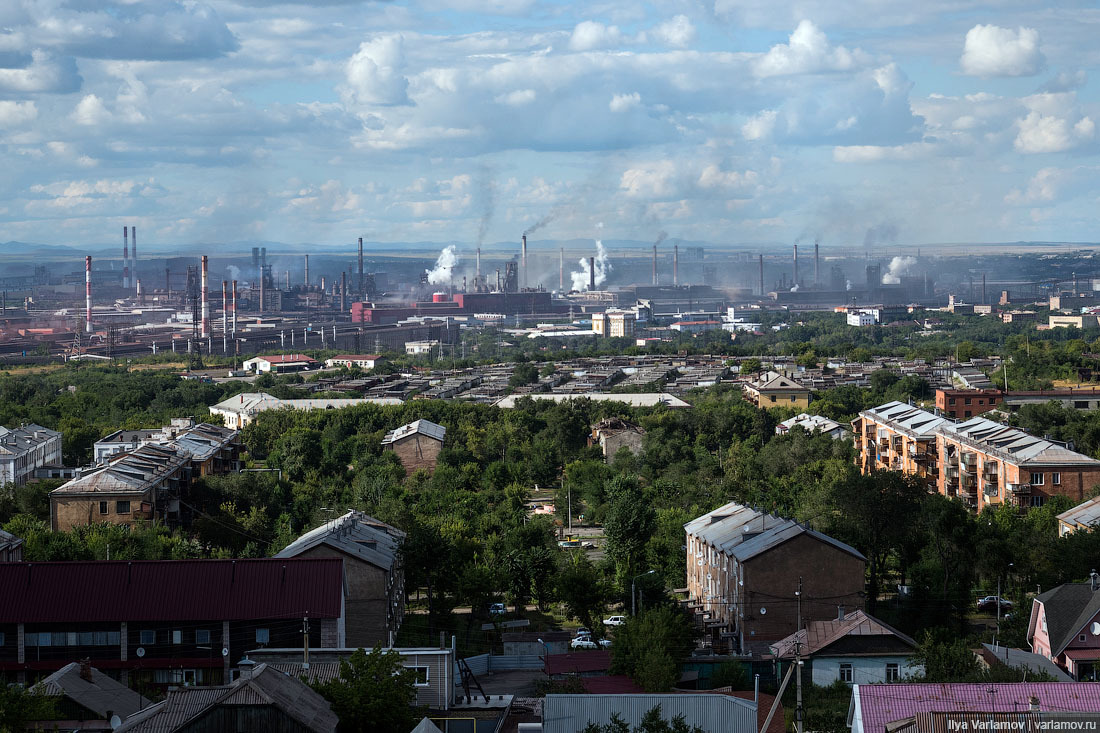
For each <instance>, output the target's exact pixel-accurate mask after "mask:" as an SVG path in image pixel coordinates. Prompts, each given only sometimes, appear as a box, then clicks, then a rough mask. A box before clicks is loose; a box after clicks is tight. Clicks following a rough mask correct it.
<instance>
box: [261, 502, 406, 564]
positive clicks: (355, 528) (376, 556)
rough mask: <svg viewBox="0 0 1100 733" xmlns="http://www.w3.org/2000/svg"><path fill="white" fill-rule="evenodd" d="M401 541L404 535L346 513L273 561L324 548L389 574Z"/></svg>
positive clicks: (359, 514) (395, 529) (381, 523)
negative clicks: (361, 561)
mask: <svg viewBox="0 0 1100 733" xmlns="http://www.w3.org/2000/svg"><path fill="white" fill-rule="evenodd" d="M404 537H405V533H404V532H402V531H401V530H399V529H397V528H396V527H391V526H390V525H388V524H386V523H385V522H380V521H379V520H377V519H375V518H374V517H371V516H369V515H367V514H364V513H363V512H357V511H350V512H348V513H347V514H345V515H343V516H342V517H339V518H337V519H335V520H333V521H331V522H325V523H324V524H322V525H321V526H320V527H317V528H315V529H312V530H310V531H309V532H306V533H305V534H304V535H302V536H301V537H299V538H298V539H296V540H294V541H293V542H291V543H290V544H289V545H287V546H286V547H284V548H283V549H282V550H280V551H279V553H278V554H277V555H275V557H296V556H298V555H300V554H302V553H303V552H305V551H306V550H309V549H310V548H313V547H316V546H318V545H327V546H329V547H332V548H335V549H337V550H340V551H341V552H344V553H347V554H348V555H351V556H352V557H356V558H359V559H360V560H363V561H365V562H368V563H370V564H371V565H374V566H375V567H379V568H381V569H383V570H386V571H389V570H392V569H393V566H394V563H395V562H396V561H397V553H398V551H399V550H400V547H401V540H402V539H404Z"/></svg>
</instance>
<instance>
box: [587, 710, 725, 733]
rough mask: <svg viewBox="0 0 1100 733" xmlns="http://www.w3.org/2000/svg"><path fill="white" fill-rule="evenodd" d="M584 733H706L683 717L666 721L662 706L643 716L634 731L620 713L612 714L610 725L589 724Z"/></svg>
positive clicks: (679, 716)
mask: <svg viewBox="0 0 1100 733" xmlns="http://www.w3.org/2000/svg"><path fill="white" fill-rule="evenodd" d="M582 733H704V731H703V729H702V728H700V727H699V726H697V725H688V724H687V722H686V721H685V720H684V716H683V715H677V716H676V717H674V718H673V719H672V720H665V719H664V718H663V717H661V706H660V705H658V706H656V707H654V708H651V709H650V710H648V711H647V712H646V714H645V715H644V716H642V721H641V722H640V723H639V724H638V725H636V726H634V729H633V731H632V730H631V728H630V726H629V725H627V723H626V721H624V720H623V719H622V718H621V717H619V714H618V713H612V714H611V722H610V723H605V724H603V725H599V724H598V723H589V724H588V725H587V726H585V728H584V730H583V731H582Z"/></svg>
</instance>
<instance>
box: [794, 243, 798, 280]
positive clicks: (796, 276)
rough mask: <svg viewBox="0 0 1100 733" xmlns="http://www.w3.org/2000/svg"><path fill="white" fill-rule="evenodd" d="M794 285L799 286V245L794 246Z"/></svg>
mask: <svg viewBox="0 0 1100 733" xmlns="http://www.w3.org/2000/svg"><path fill="white" fill-rule="evenodd" d="M794 284H795V285H798V245H797V244H796V245H795V246H794Z"/></svg>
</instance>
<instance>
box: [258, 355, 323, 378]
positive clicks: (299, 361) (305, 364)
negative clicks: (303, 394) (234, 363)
mask: <svg viewBox="0 0 1100 733" xmlns="http://www.w3.org/2000/svg"><path fill="white" fill-rule="evenodd" d="M241 366H243V367H244V368H245V369H248V370H249V371H254V372H256V373H257V374H264V373H267V372H271V373H272V374H290V373H292V372H303V371H306V370H307V369H315V368H317V366H318V362H317V360H316V359H312V358H310V357H308V356H306V355H305V354H279V355H277V356H257V357H255V358H252V359H249V360H247V361H245V362H243V363H242V364H241Z"/></svg>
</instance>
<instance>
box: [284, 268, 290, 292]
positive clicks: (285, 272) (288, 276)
mask: <svg viewBox="0 0 1100 733" xmlns="http://www.w3.org/2000/svg"><path fill="white" fill-rule="evenodd" d="M283 274H284V275H285V276H286V278H285V279H286V287H285V288H284V290H287V291H289V290H290V270H284V271H283Z"/></svg>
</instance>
